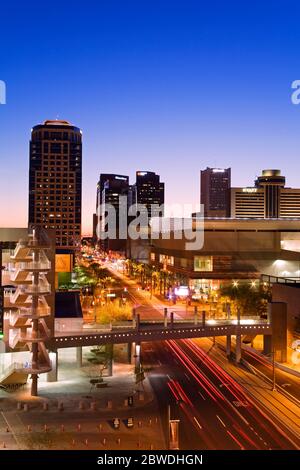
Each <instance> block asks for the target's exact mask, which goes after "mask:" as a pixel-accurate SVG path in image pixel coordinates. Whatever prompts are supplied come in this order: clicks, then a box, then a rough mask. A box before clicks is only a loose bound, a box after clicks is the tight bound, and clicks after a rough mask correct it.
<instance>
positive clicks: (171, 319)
mask: <svg viewBox="0 0 300 470" xmlns="http://www.w3.org/2000/svg"><path fill="white" fill-rule="evenodd" d="M170 322H171V323H170V326H171V328H173V326H174V312H171V313H170Z"/></svg>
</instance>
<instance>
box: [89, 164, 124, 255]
mask: <svg viewBox="0 0 300 470" xmlns="http://www.w3.org/2000/svg"><path fill="white" fill-rule="evenodd" d="M128 190H129V177H128V176H124V175H115V174H107V173H102V174H101V175H100V179H99V182H98V184H97V202H96V213H97V222H98V224H97V237H98V242H100V246H101V247H102V249H103V250H105V251H109V250H112V251H125V249H126V238H120V233H119V229H120V226H119V215H120V199H119V197H120V196H126V198H127V200H126V201H125V203H126V207H124V216H125V213H126V218H127V208H128ZM108 205H110V206H112V207H113V208H114V211H115V222H116V233H115V236H114V237H108V238H106V239H102V240H101V239H100V233H101V232H102V233H104V232H106V231H107V229H108V227H107V226H105V218H107V217H108V218H109V219H110V216H109V212H108ZM125 211H126V212H125ZM110 221H111V222H113V221H112V219H110ZM125 224H126V228H127V220H126V221H125Z"/></svg>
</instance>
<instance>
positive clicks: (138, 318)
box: [136, 313, 141, 330]
mask: <svg viewBox="0 0 300 470" xmlns="http://www.w3.org/2000/svg"><path fill="white" fill-rule="evenodd" d="M140 323H141V317H140V314H139V313H138V314H137V315H136V329H137V330H139V329H140Z"/></svg>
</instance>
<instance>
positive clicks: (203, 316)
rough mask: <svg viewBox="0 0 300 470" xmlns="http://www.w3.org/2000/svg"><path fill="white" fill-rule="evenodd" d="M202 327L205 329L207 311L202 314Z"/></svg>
mask: <svg viewBox="0 0 300 470" xmlns="http://www.w3.org/2000/svg"><path fill="white" fill-rule="evenodd" d="M202 326H203V328H205V310H203V312H202Z"/></svg>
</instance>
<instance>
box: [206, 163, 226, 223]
mask: <svg viewBox="0 0 300 470" xmlns="http://www.w3.org/2000/svg"><path fill="white" fill-rule="evenodd" d="M200 180H201V183H200V185H201V187H200V194H201V201H200V202H201V204H203V205H204V217H230V186H231V168H226V169H221V168H208V167H207V168H206V169H205V170H201V178H200Z"/></svg>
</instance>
